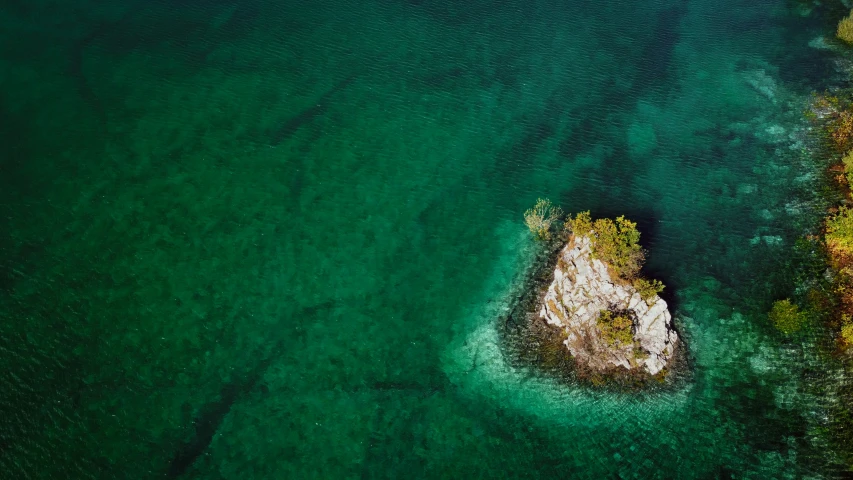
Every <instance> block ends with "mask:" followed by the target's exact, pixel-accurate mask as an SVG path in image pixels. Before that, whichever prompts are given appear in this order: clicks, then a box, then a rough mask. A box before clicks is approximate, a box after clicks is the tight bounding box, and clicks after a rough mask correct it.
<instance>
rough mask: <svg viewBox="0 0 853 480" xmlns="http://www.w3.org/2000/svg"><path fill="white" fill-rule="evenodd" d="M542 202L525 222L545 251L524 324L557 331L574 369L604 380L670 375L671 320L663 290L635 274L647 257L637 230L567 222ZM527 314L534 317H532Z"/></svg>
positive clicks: (623, 224)
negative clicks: (542, 325) (527, 321)
mask: <svg viewBox="0 0 853 480" xmlns="http://www.w3.org/2000/svg"><path fill="white" fill-rule="evenodd" d="M561 217H562V211H561V210H560V209H559V207H554V206H553V205H551V203H550V202H549V201H547V200H541V199H540V200H539V201H538V202H537V204H536V206H535V207H534V208H533V209H531V210H528V211H527V212H526V213H525V222H526V223H527V225H528V227H529V228H530V230H531V232H532V233H533V234H534V236H536V238H537V239H538V240H540V241H543V242H545V243H546V244H547V245H550V248H548V249H546V250H547V251H549V252H554V255H555V256H556V259H555V260H553V259H552V260H551V261H548V262H546V263H545V266H544V267H542V268H545V269H547V271H544V272H541V273H540V274H538V275H537V277H539V278H545V279H547V280H545V281H544V282H541V283H540V284H539V285H538V286H537V287H534V290H535V291H536V293H535V296H536V298H535V299H534V298H531V299H530V300H529V301H528V302H526V303H527V305H528V306H527V307H526V308H527V309H528V310H531V309H532V312H530V311H529V312H528V318H529V319H530V320H531V321H534V322H535V321H537V320H538V321H544V322H545V323H546V324H547V325H548V326H550V327H551V329H559V331H560V332H562V337H561V338H562V342H561V343H562V344H563V345H564V346H565V348H566V350H564V352H565V353H566V354H567V355H570V356H571V358H572V360H573V364H574V365H575V366H576V367H577V369H580V370H583V371H587V372H591V373H592V374H593V375H594V376H595V377H596V378H601V376H605V377H608V376H612V377H624V376H626V374H627V375H628V376H633V377H638V376H640V377H653V378H658V379H662V378H663V377H665V376H666V374H667V372H668V366H669V364H670V362H671V361H672V360H673V358H674V356H675V353H676V350H677V348H676V347H677V346H678V344H679V338H678V334H677V333H676V331H675V329H674V327H673V322H672V315H671V314H670V312H669V309H668V308H667V304H666V302H665V301H664V300H663V299H661V298H660V296H659V295H658V294H659V293H660V292H661V291H662V290H663V284H662V283H661V282H659V281H657V280H648V279H646V278H644V277H642V276H641V275H640V269H641V267H642V265H643V262H644V260H645V252H644V251H643V249H642V248H641V247H640V245H639V243H638V242H639V238H640V234H639V232H638V231H637V228H636V223H634V222H631V221H630V220H628V219H626V218H625V217H618V218H616V219H615V220H611V219H606V218H605V219H597V220H595V221H593V220H592V218H591V217H590V213H589V212H581V213H579V214H577V215H576V216H575V217H574V218H572V217H571V216H570V217H569V218H568V219H567V220H566V221H565V222H564V223H562V224H560V221H561ZM531 313H532V315H531Z"/></svg>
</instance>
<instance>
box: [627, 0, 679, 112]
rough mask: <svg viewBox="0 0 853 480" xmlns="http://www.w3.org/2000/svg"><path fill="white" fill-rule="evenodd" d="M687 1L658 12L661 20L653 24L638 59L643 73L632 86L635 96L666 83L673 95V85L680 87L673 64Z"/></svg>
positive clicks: (632, 93)
mask: <svg viewBox="0 0 853 480" xmlns="http://www.w3.org/2000/svg"><path fill="white" fill-rule="evenodd" d="M687 5H688V2H687V0H677V3H676V4H675V5H673V6H671V7H669V8H666V9H664V10H663V11H661V12H660V13H659V14H658V16H657V22H655V25H654V27H653V28H652V31H653V32H654V35H652V40H651V41H650V42H649V43H647V44H646V45H645V47H644V48H643V50H642V52H641V53H640V56H639V58H638V59H637V61H636V63H635V68H636V69H637V72H639V74H638V75H637V76H636V77H635V81H634V84H633V85H632V87H631V91H630V95H631V96H632V97H640V96H642V95H643V94H644V93H645V92H646V91H648V90H653V89H655V88H660V87H661V86H663V85H666V89H667V94H668V95H672V94H673V93H674V92H673V90H672V89H673V88H677V85H678V82H673V81H672V75H673V73H674V72H673V71H672V69H671V68H670V66H671V63H672V58H673V55H674V54H675V47H676V46H677V45H678V42H679V40H680V38H681V35H680V34H679V32H678V28H679V26H680V25H681V21H682V18H683V17H684V16H685V15H686V14H687ZM632 103H633V102H632Z"/></svg>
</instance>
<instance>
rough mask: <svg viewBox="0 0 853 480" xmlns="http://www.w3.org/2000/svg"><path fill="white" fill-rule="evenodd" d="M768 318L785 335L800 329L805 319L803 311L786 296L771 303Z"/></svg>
mask: <svg viewBox="0 0 853 480" xmlns="http://www.w3.org/2000/svg"><path fill="white" fill-rule="evenodd" d="M769 318H770V322H771V323H773V326H774V327H776V329H777V330H779V331H780V332H782V333H784V334H786V335H790V334H792V333H794V332H796V331H797V330H799V329H801V328H802V327H803V324H804V323H805V321H806V315H805V313H803V312H801V311H800V309H799V308H798V307H797V306H796V305H794V304H793V303H791V301H790V300H788V299H787V298H786V299H785V300H778V301H776V302H774V303H773V308H772V309H771V310H770V314H769Z"/></svg>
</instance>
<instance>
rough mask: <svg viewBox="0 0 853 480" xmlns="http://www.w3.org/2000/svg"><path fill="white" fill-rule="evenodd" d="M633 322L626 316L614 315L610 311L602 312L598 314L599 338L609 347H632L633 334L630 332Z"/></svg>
mask: <svg viewBox="0 0 853 480" xmlns="http://www.w3.org/2000/svg"><path fill="white" fill-rule="evenodd" d="M633 325H634V322H632V321H631V319H630V318H629V317H628V316H627V315H622V314H615V313H613V312H611V311H610V310H602V311H601V312H600V313H599V314H598V328H599V330H601V336H602V337H603V338H604V339H605V340H606V341H607V343H608V344H609V345H611V346H615V345H616V344H617V343H618V344H620V345H632V344H633V343H634V334H633V332H632V331H631V328H632V327H633Z"/></svg>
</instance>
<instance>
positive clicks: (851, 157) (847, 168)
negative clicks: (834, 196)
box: [841, 150, 853, 185]
mask: <svg viewBox="0 0 853 480" xmlns="http://www.w3.org/2000/svg"><path fill="white" fill-rule="evenodd" d="M841 163H843V164H844V175H845V176H846V178H847V184H848V185H853V150H850V151H848V152H847V153H845V154H844V156H843V157H841Z"/></svg>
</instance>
